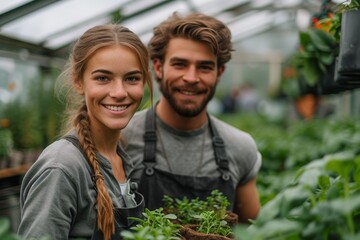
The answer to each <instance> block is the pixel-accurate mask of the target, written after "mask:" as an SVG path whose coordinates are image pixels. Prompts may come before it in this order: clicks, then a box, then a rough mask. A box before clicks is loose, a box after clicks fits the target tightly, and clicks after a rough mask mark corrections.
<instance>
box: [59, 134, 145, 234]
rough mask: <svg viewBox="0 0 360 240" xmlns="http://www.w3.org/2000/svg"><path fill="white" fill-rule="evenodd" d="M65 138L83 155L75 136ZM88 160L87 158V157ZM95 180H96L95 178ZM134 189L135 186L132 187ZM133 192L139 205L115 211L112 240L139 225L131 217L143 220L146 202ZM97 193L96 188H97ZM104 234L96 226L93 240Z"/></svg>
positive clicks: (134, 190) (89, 168)
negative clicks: (122, 232)
mask: <svg viewBox="0 0 360 240" xmlns="http://www.w3.org/2000/svg"><path fill="white" fill-rule="evenodd" d="M63 138H65V139H66V140H68V141H70V142H71V143H72V144H74V146H75V147H77V148H78V149H79V150H80V152H81V153H82V154H84V153H83V150H82V147H81V145H80V143H79V140H78V139H77V138H76V137H75V136H73V135H66V136H64V137H63ZM84 156H85V155H84ZM85 158H86V157H85ZM87 163H88V162H87ZM86 166H87V168H88V170H89V171H90V174H92V172H93V170H92V169H91V167H90V165H89V164H87V165H86ZM93 179H94V178H93ZM95 186H96V183H95V180H94V187H95ZM131 186H132V187H134V186H135V185H131ZM131 190H132V191H133V192H134V193H135V201H136V203H137V205H136V206H135V207H130V208H126V207H124V208H115V209H114V218H115V233H114V234H113V235H112V236H111V240H119V239H121V237H120V232H121V231H123V230H131V229H130V228H131V227H134V226H135V225H136V224H138V223H139V222H138V221H135V220H132V219H129V217H135V218H143V212H144V208H145V201H144V197H143V195H142V194H140V193H139V192H136V191H137V189H133V188H131ZM95 191H97V190H96V187H95ZM103 239H104V238H103V234H102V232H101V231H99V229H98V228H97V226H96V224H95V228H94V231H93V235H92V237H91V240H103Z"/></svg>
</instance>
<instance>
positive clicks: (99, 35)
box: [19, 25, 152, 240]
mask: <svg viewBox="0 0 360 240" xmlns="http://www.w3.org/2000/svg"><path fill="white" fill-rule="evenodd" d="M67 66H68V68H67V69H66V70H65V71H64V73H63V74H62V75H61V77H60V78H59V81H58V83H59V84H60V85H57V87H59V88H60V90H65V93H67V94H66V95H64V96H65V97H66V98H65V100H66V102H67V106H68V112H67V116H66V117H67V118H66V120H67V122H66V123H67V124H66V125H65V126H64V136H63V137H62V138H61V139H59V140H58V141H55V142H54V143H52V144H51V145H49V146H48V147H47V148H46V149H45V150H44V151H43V152H42V154H41V155H40V157H39V158H38V160H37V161H36V163H35V164H33V165H32V167H31V169H30V170H29V171H28V172H27V173H26V175H25V177H24V181H23V184H22V186H21V196H20V202H21V207H22V219H21V223H20V227H19V234H20V235H21V236H23V237H25V238H26V239H28V238H40V237H43V236H46V235H48V236H50V237H51V238H52V239H72V238H85V239H90V238H92V239H106V240H107V239H119V234H120V231H122V230H123V229H127V228H130V227H131V226H132V224H133V222H131V221H130V220H129V219H128V217H129V216H133V217H141V214H142V210H143V208H144V201H143V197H142V195H141V194H139V193H138V192H137V191H136V189H135V188H134V185H133V184H131V182H130V180H129V179H128V174H129V172H130V171H132V167H133V166H132V165H131V164H130V162H129V157H128V155H127V154H126V153H125V151H124V150H123V148H122V147H121V146H120V144H119V141H120V131H121V130H122V129H123V128H124V127H125V126H126V125H127V124H128V122H129V121H130V119H131V118H132V116H133V114H134V113H135V111H136V110H137V108H138V107H139V105H140V103H141V100H142V97H143V94H144V88H145V84H146V83H148V84H149V86H150V91H151V90H152V87H151V81H150V76H149V71H148V67H149V63H148V53H147V50H146V47H145V45H144V44H143V43H142V42H141V40H140V39H139V38H138V37H137V36H136V35H135V34H134V33H133V32H131V31H130V30H129V29H128V28H125V27H122V26H120V25H101V26H96V27H93V28H91V29H89V30H88V31H86V32H85V33H84V34H83V35H82V36H81V37H80V39H79V40H78V41H77V42H76V44H75V45H74V48H73V51H72V54H71V56H70V59H69V62H68V65H67ZM58 92H60V93H62V92H64V91H58ZM89 206H93V207H89Z"/></svg>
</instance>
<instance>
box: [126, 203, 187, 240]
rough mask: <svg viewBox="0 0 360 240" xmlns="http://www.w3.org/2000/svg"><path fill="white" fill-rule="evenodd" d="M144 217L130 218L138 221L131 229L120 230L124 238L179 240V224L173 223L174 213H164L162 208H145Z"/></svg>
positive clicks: (129, 239) (133, 239) (131, 239)
mask: <svg viewBox="0 0 360 240" xmlns="http://www.w3.org/2000/svg"><path fill="white" fill-rule="evenodd" d="M143 215H144V218H143V219H141V218H131V219H133V220H136V221H138V222H139V223H138V224H137V225H136V226H135V227H133V228H132V229H131V231H123V232H121V236H122V238H123V239H124V240H150V239H156V240H179V239H181V235H180V231H179V229H180V225H178V224H175V223H173V221H174V220H176V216H175V215H174V214H165V213H164V212H163V208H158V209H155V210H152V211H151V210H149V209H145V212H144V213H143Z"/></svg>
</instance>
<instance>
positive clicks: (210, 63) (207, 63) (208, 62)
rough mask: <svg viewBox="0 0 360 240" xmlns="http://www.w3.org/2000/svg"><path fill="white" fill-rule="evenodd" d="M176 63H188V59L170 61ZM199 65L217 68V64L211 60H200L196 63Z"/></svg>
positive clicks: (176, 58)
mask: <svg viewBox="0 0 360 240" xmlns="http://www.w3.org/2000/svg"><path fill="white" fill-rule="evenodd" d="M176 61H180V62H188V60H187V59H184V58H180V57H173V58H171V59H170V62H176ZM196 63H197V64H206V65H212V66H215V62H214V61H211V60H200V61H197V62H196Z"/></svg>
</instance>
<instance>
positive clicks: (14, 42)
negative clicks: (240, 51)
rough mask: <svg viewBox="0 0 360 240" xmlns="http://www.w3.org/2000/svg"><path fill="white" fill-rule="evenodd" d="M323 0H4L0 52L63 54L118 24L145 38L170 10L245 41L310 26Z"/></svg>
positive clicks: (1, 53) (237, 39)
mask: <svg viewBox="0 0 360 240" xmlns="http://www.w3.org/2000/svg"><path fill="white" fill-rule="evenodd" d="M321 2H322V1H321V0H225V1H220V0H121V1H120V0H62V1H56V0H35V1H31V0H1V5H0V51H1V52H0V56H1V55H4V54H10V53H14V52H15V53H16V54H35V55H41V56H47V57H60V58H61V57H64V56H66V55H67V52H68V47H69V45H70V44H71V43H72V42H73V41H74V40H75V39H76V38H77V37H79V35H80V34H82V33H83V32H84V31H85V30H86V29H88V28H89V27H91V26H94V25H97V24H104V23H110V22H118V23H121V24H123V25H125V26H127V27H129V28H130V29H131V30H133V31H134V32H135V33H137V34H138V35H139V36H140V37H141V38H142V39H143V41H144V42H147V41H148V40H149V38H150V37H151V33H152V29H153V27H154V26H155V25H156V24H158V23H159V22H161V21H162V20H164V19H165V18H167V17H168V16H169V15H170V14H171V13H172V12H174V11H179V12H181V13H189V12H194V11H199V12H203V13H206V14H209V15H212V16H216V17H218V18H219V19H220V20H222V21H224V22H225V23H227V24H228V26H229V27H230V29H231V31H232V33H233V40H234V42H236V41H241V40H242V39H245V38H250V37H252V36H254V35H256V34H259V33H261V32H264V31H267V30H269V29H271V28H273V27H276V26H277V25H281V24H287V23H290V22H295V23H296V24H297V25H298V26H299V27H301V26H304V25H306V24H308V22H309V20H310V17H309V16H311V14H312V13H313V12H315V11H317V10H318V9H319V8H320V6H321Z"/></svg>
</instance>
